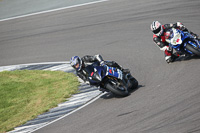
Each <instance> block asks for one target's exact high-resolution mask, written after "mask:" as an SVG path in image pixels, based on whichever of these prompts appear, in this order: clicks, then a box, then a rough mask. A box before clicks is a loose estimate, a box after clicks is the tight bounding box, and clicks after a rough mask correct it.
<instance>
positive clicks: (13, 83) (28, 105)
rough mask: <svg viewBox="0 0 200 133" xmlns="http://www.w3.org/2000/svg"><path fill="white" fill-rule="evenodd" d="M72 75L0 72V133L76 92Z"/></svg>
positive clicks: (75, 83)
mask: <svg viewBox="0 0 200 133" xmlns="http://www.w3.org/2000/svg"><path fill="white" fill-rule="evenodd" d="M78 86H79V82H78V80H77V77H76V76H75V75H74V74H72V73H65V72H61V71H41V70H17V71H4V72H0V132H1V133H4V132H6V131H9V130H12V129H14V127H16V126H19V125H22V124H24V123H25V122H26V121H28V120H31V119H33V118H36V116H37V115H39V114H41V113H44V112H46V111H48V110H49V109H50V108H52V107H55V106H57V104H58V103H61V102H63V101H65V100H66V98H69V97H70V96H71V95H72V94H74V93H77V92H78Z"/></svg>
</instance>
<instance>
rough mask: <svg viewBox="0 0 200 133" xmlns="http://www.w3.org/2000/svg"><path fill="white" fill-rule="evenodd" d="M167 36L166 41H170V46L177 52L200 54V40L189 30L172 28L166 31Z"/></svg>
mask: <svg viewBox="0 0 200 133" xmlns="http://www.w3.org/2000/svg"><path fill="white" fill-rule="evenodd" d="M165 38H166V42H168V43H169V47H171V48H173V49H175V50H176V51H177V52H180V53H181V54H186V55H198V56H200V42H199V41H198V40H197V39H195V38H194V36H192V35H191V34H190V33H189V32H184V31H181V30H179V29H175V28H172V29H170V30H168V31H167V32H166V36H165Z"/></svg>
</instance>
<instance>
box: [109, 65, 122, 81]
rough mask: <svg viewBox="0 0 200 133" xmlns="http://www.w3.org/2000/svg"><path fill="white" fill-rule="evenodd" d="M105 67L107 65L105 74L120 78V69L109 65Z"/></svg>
mask: <svg viewBox="0 0 200 133" xmlns="http://www.w3.org/2000/svg"><path fill="white" fill-rule="evenodd" d="M106 67H107V72H106V75H109V76H113V77H116V78H118V79H121V80H122V71H121V70H119V69H117V68H114V67H109V66H106Z"/></svg>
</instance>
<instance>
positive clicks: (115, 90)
mask: <svg viewBox="0 0 200 133" xmlns="http://www.w3.org/2000/svg"><path fill="white" fill-rule="evenodd" d="M105 87H106V88H107V89H108V90H110V91H111V92H112V93H113V94H116V95H118V96H123V97H125V96H128V95H129V92H128V91H126V90H121V89H119V88H117V87H115V86H113V85H112V84H111V83H107V84H106V86H105Z"/></svg>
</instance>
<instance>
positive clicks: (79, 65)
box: [70, 54, 130, 82]
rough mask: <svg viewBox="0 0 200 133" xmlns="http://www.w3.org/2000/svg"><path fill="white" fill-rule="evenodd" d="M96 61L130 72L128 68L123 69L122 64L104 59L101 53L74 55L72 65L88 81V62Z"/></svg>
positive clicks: (99, 63) (71, 60)
mask: <svg viewBox="0 0 200 133" xmlns="http://www.w3.org/2000/svg"><path fill="white" fill-rule="evenodd" d="M94 62H96V63H97V64H98V65H102V66H103V65H108V66H111V67H116V68H118V69H120V70H122V72H124V73H129V72H130V71H129V70H128V69H123V68H122V67H121V66H120V65H118V64H117V63H116V62H115V61H104V60H103V58H102V56H101V55H99V54H98V55H95V56H91V55H85V56H83V57H82V58H80V57H79V56H73V57H71V59H70V64H71V66H72V67H73V68H74V69H75V70H76V73H77V75H78V76H79V77H80V78H81V79H82V80H83V81H84V82H86V81H88V74H87V71H86V70H85V67H86V66H87V63H94Z"/></svg>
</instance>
